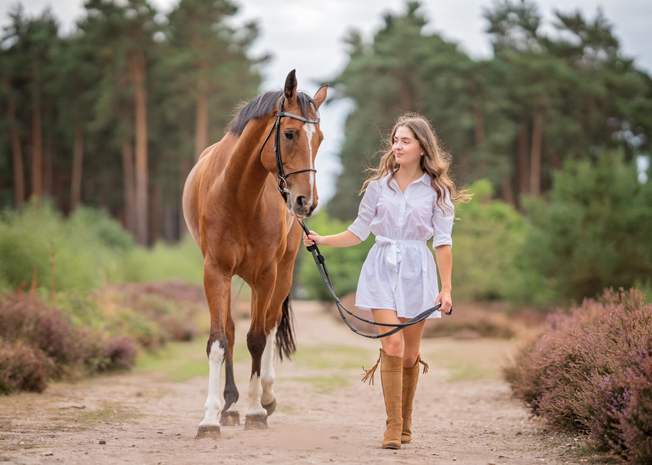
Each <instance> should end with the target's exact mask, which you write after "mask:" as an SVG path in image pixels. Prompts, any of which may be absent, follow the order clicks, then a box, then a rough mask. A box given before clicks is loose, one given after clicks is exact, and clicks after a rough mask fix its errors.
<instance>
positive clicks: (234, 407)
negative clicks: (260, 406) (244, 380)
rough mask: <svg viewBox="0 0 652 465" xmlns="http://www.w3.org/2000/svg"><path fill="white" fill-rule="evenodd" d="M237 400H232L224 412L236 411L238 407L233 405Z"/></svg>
mask: <svg viewBox="0 0 652 465" xmlns="http://www.w3.org/2000/svg"><path fill="white" fill-rule="evenodd" d="M236 403H237V402H233V403H232V404H231V406H230V407H229V408H227V409H226V410H225V412H237V411H238V408H237V407H236V406H235V404H236Z"/></svg>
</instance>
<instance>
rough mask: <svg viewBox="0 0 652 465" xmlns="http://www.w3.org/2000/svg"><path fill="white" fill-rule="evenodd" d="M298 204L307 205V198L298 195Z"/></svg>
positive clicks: (302, 206)
mask: <svg viewBox="0 0 652 465" xmlns="http://www.w3.org/2000/svg"><path fill="white" fill-rule="evenodd" d="M297 205H299V206H300V207H301V208H304V207H305V206H306V198H305V197H304V196H303V195H300V196H299V197H297Z"/></svg>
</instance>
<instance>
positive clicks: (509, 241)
mask: <svg viewBox="0 0 652 465" xmlns="http://www.w3.org/2000/svg"><path fill="white" fill-rule="evenodd" d="M469 191H470V192H472V193H474V194H475V195H474V196H473V199H472V200H471V202H469V203H466V204H463V203H461V204H457V205H456V207H455V217H456V218H459V219H458V220H457V221H455V225H454V226H453V288H454V294H455V298H456V299H458V300H460V301H467V302H468V301H477V300H530V299H525V297H526V295H527V294H528V293H529V291H533V289H528V290H526V289H524V287H523V286H525V285H526V283H525V282H524V281H525V276H524V274H523V271H522V270H521V269H520V268H519V266H518V264H517V262H516V260H517V257H518V256H519V254H520V251H521V247H522V244H523V241H524V239H525V236H526V233H527V229H528V225H527V222H526V221H525V219H524V218H523V216H522V215H521V214H520V213H519V212H518V211H517V210H516V209H515V208H514V207H512V206H511V205H507V204H506V203H504V202H503V201H501V200H491V196H492V193H493V192H492V191H493V189H492V187H491V183H489V181H487V180H480V181H476V182H475V183H473V185H471V186H470V188H469Z"/></svg>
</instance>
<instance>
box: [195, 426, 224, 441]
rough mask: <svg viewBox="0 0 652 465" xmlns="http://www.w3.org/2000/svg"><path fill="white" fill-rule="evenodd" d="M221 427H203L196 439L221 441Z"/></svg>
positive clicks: (200, 428) (198, 431)
mask: <svg viewBox="0 0 652 465" xmlns="http://www.w3.org/2000/svg"><path fill="white" fill-rule="evenodd" d="M219 438H220V427H219V426H215V425H202V426H200V427H199V429H198V430H197V436H195V439H219Z"/></svg>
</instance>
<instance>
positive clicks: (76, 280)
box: [0, 200, 203, 291]
mask: <svg viewBox="0 0 652 465" xmlns="http://www.w3.org/2000/svg"><path fill="white" fill-rule="evenodd" d="M0 219H1V221H0V290H3V289H7V288H9V289H16V288H18V287H20V286H21V285H22V286H29V285H30V284H31V282H32V278H33V276H34V274H36V281H37V286H38V287H43V288H47V289H50V288H51V287H52V281H53V279H52V277H53V276H52V274H53V273H54V283H55V287H56V290H57V291H72V290H90V289H97V288H99V287H101V286H103V285H105V284H109V283H122V282H146V281H156V280H168V279H181V280H183V281H186V282H192V283H201V282H202V281H203V259H202V255H201V251H200V250H199V248H198V247H197V246H196V244H195V243H194V241H193V240H192V237H191V236H190V235H189V234H188V235H186V237H185V238H184V239H183V240H182V241H181V242H180V243H179V244H176V245H174V246H170V245H166V244H164V243H162V242H160V243H158V244H156V245H155V246H154V247H153V248H152V249H145V248H143V247H137V246H136V245H135V244H134V241H133V239H132V238H131V236H130V235H129V233H127V232H126V231H125V230H124V229H123V228H122V226H121V225H120V224H119V223H118V222H117V221H115V220H114V219H112V218H111V217H110V216H109V215H108V213H106V212H104V211H101V210H94V209H91V208H86V207H82V208H79V209H78V210H77V211H76V212H75V213H73V214H72V215H71V216H70V217H69V218H64V217H63V215H61V213H60V212H58V211H57V210H56V209H55V208H54V207H53V205H52V204H51V203H50V202H48V201H47V200H43V201H42V202H41V204H40V205H37V204H35V203H30V204H29V205H27V206H26V207H24V208H22V209H20V210H5V211H4V212H2V215H1V217H0Z"/></svg>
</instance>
